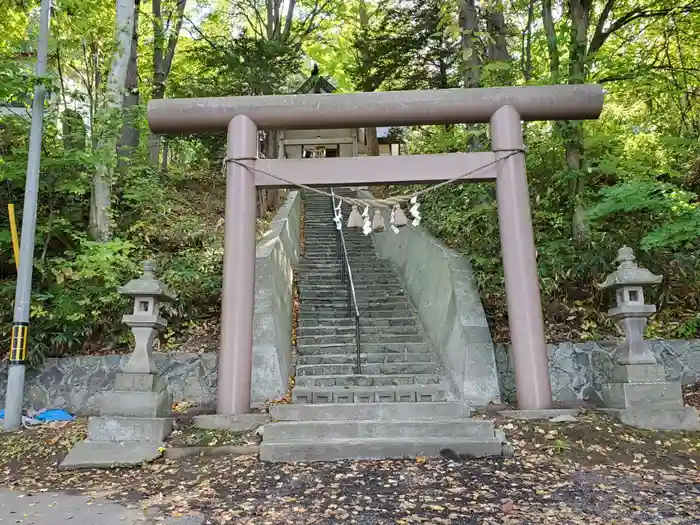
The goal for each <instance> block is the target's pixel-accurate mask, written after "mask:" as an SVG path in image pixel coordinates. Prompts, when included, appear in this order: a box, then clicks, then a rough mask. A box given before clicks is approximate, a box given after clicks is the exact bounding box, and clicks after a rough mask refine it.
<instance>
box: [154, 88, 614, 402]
mask: <svg viewBox="0 0 700 525" xmlns="http://www.w3.org/2000/svg"><path fill="white" fill-rule="evenodd" d="M602 107H603V90H602V88H601V87H600V86H597V85H558V86H526V87H508V88H486V89H444V90H431V91H427V90H426V91H391V92H377V93H353V94H322V95H319V94H310V95H272V96H259V97H257V96H247V97H221V98H203V99H162V100H152V101H150V102H149V103H148V122H149V126H150V128H151V130H152V131H153V132H154V133H159V134H166V133H196V132H212V131H222V130H228V148H227V156H228V158H229V159H236V160H237V162H241V163H243V164H245V166H250V167H255V168H256V169H258V170H261V171H262V172H268V173H271V174H273V175H279V176H280V177H282V178H284V179H286V180H288V181H291V182H293V183H301V184H306V185H309V186H321V187H326V186H328V185H348V186H350V185H358V186H361V185H376V184H397V183H405V184H418V183H436V182H440V181H445V180H450V179H453V178H455V177H458V176H460V175H462V174H464V173H467V172H471V171H473V170H477V171H475V172H474V173H472V174H471V175H470V176H468V177H465V178H464V179H462V180H463V181H464V182H470V181H471V182H474V181H493V180H495V181H496V197H497V200H498V218H499V229H500V237H501V247H502V252H503V267H504V273H505V280H506V295H507V300H508V323H509V326H510V336H511V348H512V352H513V360H514V363H515V382H516V391H517V396H518V405H519V407H520V408H521V409H544V408H550V407H551V406H552V393H551V386H550V381H549V367H548V358H547V350H546V345H545V339H544V323H543V318H542V304H541V300H540V289H539V279H538V276H537V262H536V260H535V242H534V236H533V232H532V219H531V212H530V199H529V194H528V186H527V177H526V174H525V158H524V151H523V139H522V131H521V121H523V120H525V121H533V120H582V119H595V118H598V116H599V115H600V112H601V111H602ZM482 122H490V124H491V134H492V147H493V151H491V152H480V153H452V154H445V155H410V156H397V157H345V158H343V157H339V158H325V159H257V155H258V149H257V148H258V146H257V145H258V140H257V133H258V130H259V129H316V128H360V127H375V126H410V125H422V124H459V123H482ZM498 159H503V160H502V161H501V162H495V161H496V160H498ZM328 174H333V176H334V178H335V179H336V180H333V181H332V182H331V181H329V180H328ZM256 187H262V188H271V187H273V188H285V187H289V184H286V183H283V182H281V181H280V180H278V179H275V178H274V177H270V176H269V175H265V174H264V173H261V172H257V171H253V170H251V169H248V168H247V167H244V166H241V165H240V164H237V163H234V162H228V166H227V183H226V225H225V231H224V275H223V291H222V305H221V348H220V353H219V368H218V390H217V412H219V413H223V414H239V413H245V412H248V411H249V410H250V386H251V362H252V353H253V310H254V300H255V226H256V221H255V189H256Z"/></svg>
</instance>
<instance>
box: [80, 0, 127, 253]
mask: <svg viewBox="0 0 700 525" xmlns="http://www.w3.org/2000/svg"><path fill="white" fill-rule="evenodd" d="M133 26H134V0H117V16H116V37H115V40H116V42H117V45H116V49H115V52H114V57H113V58H112V64H111V67H110V70H109V76H108V77H107V87H106V93H105V105H104V108H103V110H102V113H101V115H99V116H98V121H99V123H100V130H99V137H98V139H97V147H96V154H97V156H98V157H99V160H98V164H97V166H95V175H94V176H93V179H92V196H91V199H90V224H89V231H90V234H91V236H92V237H93V238H95V239H98V240H101V241H103V242H105V241H107V240H109V239H110V234H111V232H110V218H109V208H110V204H111V197H112V190H111V185H112V177H113V175H114V167H115V165H116V148H117V137H118V130H119V125H118V121H119V116H120V115H119V113H120V111H121V108H122V104H123V96H124V85H125V83H126V76H127V71H128V66H129V56H130V54H131V40H132V37H133Z"/></svg>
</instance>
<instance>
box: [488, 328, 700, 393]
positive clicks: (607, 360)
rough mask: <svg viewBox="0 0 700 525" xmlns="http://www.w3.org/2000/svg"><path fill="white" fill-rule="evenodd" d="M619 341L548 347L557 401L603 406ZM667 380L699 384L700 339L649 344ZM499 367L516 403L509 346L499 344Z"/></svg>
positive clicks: (505, 390) (504, 389) (503, 390)
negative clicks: (585, 402) (604, 387)
mask: <svg viewBox="0 0 700 525" xmlns="http://www.w3.org/2000/svg"><path fill="white" fill-rule="evenodd" d="M616 346H617V342H616V341H600V342H593V341H591V342H584V343H556V344H550V345H547V354H548V356H549V377H550V381H551V383H552V397H553V398H554V400H555V401H563V402H577V401H588V402H591V403H594V404H597V405H598V404H602V400H603V383H605V382H606V381H608V380H609V378H610V374H611V371H612V367H613V356H614V351H615V348H616ZM649 346H650V348H651V350H652V352H653V353H654V355H655V356H656V359H657V360H658V362H659V363H663V365H664V368H665V371H666V379H667V380H669V381H680V382H681V383H683V384H688V383H695V382H697V381H700V339H672V340H654V341H649ZM496 364H497V366H498V376H499V382H500V387H501V394H502V396H503V399H504V401H514V400H515V374H514V368H513V357H512V354H511V353H510V350H509V348H508V347H507V346H506V345H496Z"/></svg>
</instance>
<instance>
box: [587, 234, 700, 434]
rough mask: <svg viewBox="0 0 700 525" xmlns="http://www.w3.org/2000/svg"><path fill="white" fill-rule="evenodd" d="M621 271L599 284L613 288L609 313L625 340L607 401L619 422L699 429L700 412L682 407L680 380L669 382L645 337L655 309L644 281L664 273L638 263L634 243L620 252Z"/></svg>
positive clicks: (657, 279)
mask: <svg viewBox="0 0 700 525" xmlns="http://www.w3.org/2000/svg"><path fill="white" fill-rule="evenodd" d="M616 262H618V263H620V264H619V266H618V268H617V270H616V271H615V272H613V273H611V274H610V275H608V277H607V278H606V279H605V282H604V283H603V284H602V285H600V287H601V288H612V289H614V290H615V292H616V293H615V297H616V301H617V306H616V307H615V308H611V309H610V310H608V316H609V317H610V318H611V319H613V321H615V324H617V326H618V327H619V328H620V329H621V330H622V332H623V333H624V335H625V340H624V341H623V342H622V343H621V344H620V346H619V348H618V349H617V352H616V355H615V361H616V365H615V366H614V367H613V370H612V374H611V377H610V381H609V382H608V383H605V384H603V405H604V406H605V407H606V408H607V409H608V411H609V412H610V413H611V414H612V415H613V416H614V417H616V418H617V419H619V420H620V421H621V422H623V423H625V424H627V425H631V426H634V427H638V428H648V429H664V430H700V420H699V419H698V414H697V412H696V411H695V409H694V408H692V407H684V406H683V395H682V392H681V384H680V382H675V381H666V373H665V370H664V365H663V364H658V363H657V362H656V357H655V356H654V354H653V353H652V352H651V350H650V349H649V345H648V344H647V342H646V341H645V340H644V328H645V327H646V324H647V319H648V318H649V316H651V315H652V314H653V313H655V312H656V306H654V305H653V304H644V288H643V286H644V285H646V284H656V283H659V282H661V277H660V276H656V275H654V274H652V273H651V272H650V271H649V270H646V269H645V268H640V267H639V266H637V264H636V262H635V257H634V253H633V252H632V249H631V248H628V247H626V246H625V247H623V248H621V249H620V250H619V251H618V256H617V259H616Z"/></svg>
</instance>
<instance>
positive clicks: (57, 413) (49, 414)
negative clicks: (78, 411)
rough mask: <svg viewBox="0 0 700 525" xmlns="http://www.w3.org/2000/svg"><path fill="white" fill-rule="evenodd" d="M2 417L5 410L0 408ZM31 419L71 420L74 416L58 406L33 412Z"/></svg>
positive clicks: (43, 421)
mask: <svg viewBox="0 0 700 525" xmlns="http://www.w3.org/2000/svg"><path fill="white" fill-rule="evenodd" d="M4 418H5V411H4V410H0V419H4ZM31 419H36V420H37V421H41V422H42V423H46V422H49V421H73V420H74V419H75V418H74V417H73V416H71V415H70V414H69V413H68V412H66V411H65V410H61V409H60V408H52V409H51V410H44V411H42V412H38V413H36V414H34V416H32V418H31Z"/></svg>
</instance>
